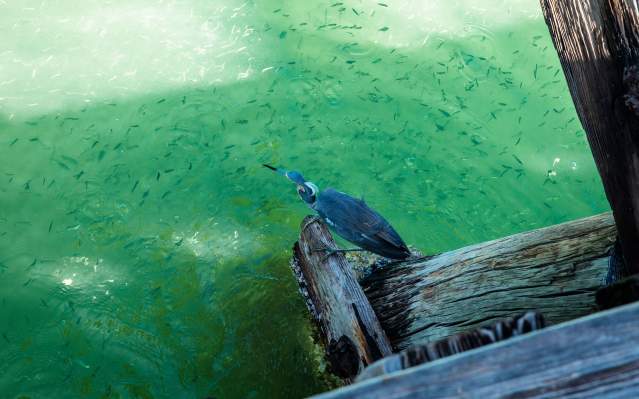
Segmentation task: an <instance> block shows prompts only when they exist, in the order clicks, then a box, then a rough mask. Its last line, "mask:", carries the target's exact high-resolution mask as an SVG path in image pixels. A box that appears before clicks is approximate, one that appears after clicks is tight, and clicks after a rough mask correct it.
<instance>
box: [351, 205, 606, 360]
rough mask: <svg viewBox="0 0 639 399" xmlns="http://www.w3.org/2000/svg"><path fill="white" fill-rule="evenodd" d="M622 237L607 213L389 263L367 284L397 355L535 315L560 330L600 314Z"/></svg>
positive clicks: (365, 290) (375, 273)
mask: <svg viewBox="0 0 639 399" xmlns="http://www.w3.org/2000/svg"><path fill="white" fill-rule="evenodd" d="M615 235H616V230H615V225H614V222H613V219H612V216H611V215H610V213H605V214H601V215H597V216H592V217H589V218H585V219H580V220H576V221H572V222H568V223H564V224H560V225H556V226H551V227H546V228H543V229H539V230H533V231H530V232H525V233H521V234H516V235H513V236H510V237H506V238H502V239H498V240H494V241H489V242H486V243H481V244H477V245H472V246H469V247H465V248H461V249H458V250H455V251H451V252H447V253H443V254H440V255H436V256H432V257H426V258H421V259H415V260H410V261H406V262H401V263H394V264H390V265H388V266H386V267H383V268H381V269H378V270H376V271H374V272H373V273H372V274H371V275H369V276H368V277H366V278H365V279H364V280H363V281H362V285H363V287H364V292H365V293H366V296H367V297H368V299H369V301H370V303H371V305H372V306H373V309H374V310H375V313H376V314H377V317H378V318H379V321H380V322H381V324H382V327H383V328H384V331H385V332H386V334H387V336H388V337H389V339H390V341H391V344H392V345H393V348H394V349H395V350H398V351H399V350H402V349H405V348H407V347H408V346H411V345H417V344H421V343H425V342H432V341H435V340H437V339H441V338H445V337H448V336H451V335H454V334H457V333H462V332H466V331H470V330H473V329H475V328H477V327H479V326H481V325H483V324H486V323H487V322H488V321H489V320H499V319H504V318H506V317H509V316H513V315H515V314H517V313H522V312H526V311H529V310H537V311H539V312H540V313H542V314H543V315H544V319H545V320H546V322H547V323H548V324H555V323H559V322H562V321H566V320H571V319H575V318H577V317H580V316H583V315H586V314H589V313H592V312H594V311H595V310H597V305H596V303H595V298H594V296H595V292H596V290H597V289H598V288H600V287H601V285H602V282H603V280H604V278H605V276H606V273H607V270H608V259H609V255H608V252H609V250H610V248H611V247H612V246H613V245H614V242H615Z"/></svg>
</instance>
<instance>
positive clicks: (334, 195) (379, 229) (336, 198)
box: [264, 164, 411, 259]
mask: <svg viewBox="0 0 639 399" xmlns="http://www.w3.org/2000/svg"><path fill="white" fill-rule="evenodd" d="M264 166H265V167H267V168H269V169H271V170H273V171H275V172H277V173H279V174H281V175H282V176H284V177H286V178H288V179H289V180H291V181H292V182H294V183H295V184H297V193H298V194H299V196H300V198H301V199H302V200H303V201H304V202H305V203H306V204H307V205H308V206H309V207H310V208H311V209H313V210H314V211H316V212H317V214H318V215H319V217H320V218H321V219H322V220H323V221H324V222H325V223H326V224H327V225H328V226H329V227H331V229H332V230H334V231H335V232H336V233H337V234H338V235H339V236H340V237H342V238H344V239H345V240H347V241H350V242H352V243H353V244H355V245H357V246H358V247H360V248H357V249H330V248H324V249H319V250H321V251H326V252H328V255H331V254H333V253H335V252H347V251H362V250H365V251H370V252H373V253H376V254H378V255H381V256H384V257H387V258H391V259H406V258H407V257H409V256H410V254H411V253H410V250H409V249H408V247H407V246H406V244H405V243H404V241H403V240H402V238H401V237H400V236H399V234H397V232H396V231H395V229H394V228H393V226H391V225H390V223H388V222H387V221H386V219H384V218H383V217H382V215H380V214H379V213H377V212H376V211H374V210H373V209H371V208H370V207H369V206H368V205H366V203H365V202H364V200H361V199H357V198H353V197H351V196H350V195H348V194H345V193H342V192H340V191H337V190H334V189H332V188H327V189H326V190H324V191H322V192H321V193H320V191H319V189H318V188H317V186H316V185H315V184H313V183H311V182H310V181H306V180H305V179H304V177H303V176H302V175H301V174H300V173H299V172H295V171H287V170H284V169H281V168H275V167H273V166H270V165H266V164H264Z"/></svg>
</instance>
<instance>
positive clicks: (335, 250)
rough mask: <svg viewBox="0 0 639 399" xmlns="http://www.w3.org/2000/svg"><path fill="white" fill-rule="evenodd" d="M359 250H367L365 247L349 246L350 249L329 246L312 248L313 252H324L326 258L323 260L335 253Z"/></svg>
mask: <svg viewBox="0 0 639 399" xmlns="http://www.w3.org/2000/svg"><path fill="white" fill-rule="evenodd" d="M359 251H366V250H365V249H363V248H349V249H339V248H328V247H324V248H314V249H312V250H311V252H324V258H323V259H322V260H326V258H328V257H329V256H331V255H335V254H336V253H340V252H341V253H344V252H359Z"/></svg>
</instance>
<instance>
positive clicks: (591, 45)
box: [541, 0, 639, 273]
mask: <svg viewBox="0 0 639 399" xmlns="http://www.w3.org/2000/svg"><path fill="white" fill-rule="evenodd" d="M541 6H542V9H543V13H544V17H545V19H546V23H547V24H548V28H549V30H550V35H551V36H552V40H553V42H554V44H555V48H556V49H557V53H558V54H559V59H560V60H561V65H562V67H563V70H564V74H565V75H566V80H567V82H568V87H569V88H570V93H571V95H572V98H573V101H574V103H575V108H576V110H577V114H578V115H579V118H580V120H581V123H582V125H583V127H584V130H585V131H586V134H587V136H588V142H589V143H590V148H591V149H592V153H593V156H594V159H595V162H596V164H597V168H598V170H599V174H600V175H601V179H602V181H603V185H604V189H605V191H606V196H607V197H608V201H609V202H610V205H611V207H612V210H613V214H614V218H615V223H616V225H617V230H618V233H619V239H620V241H621V247H622V249H623V255H624V258H625V261H626V267H627V269H628V271H629V272H630V273H638V272H639V117H638V116H637V115H638V114H639V98H637V96H638V95H639V93H638V90H637V89H639V68H637V62H638V60H639V58H638V55H639V15H638V11H637V10H638V9H639V8H638V7H639V0H579V1H577V0H541Z"/></svg>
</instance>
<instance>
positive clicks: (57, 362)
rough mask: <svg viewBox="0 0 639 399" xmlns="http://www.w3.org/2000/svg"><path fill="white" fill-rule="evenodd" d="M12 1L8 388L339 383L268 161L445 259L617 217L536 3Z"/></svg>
mask: <svg viewBox="0 0 639 399" xmlns="http://www.w3.org/2000/svg"><path fill="white" fill-rule="evenodd" d="M0 10H1V11H2V12H0V34H1V36H2V38H3V39H2V40H1V41H0V168H1V171H2V174H1V175H0V342H2V345H0V396H1V397H3V398H4V397H7V398H17V397H29V398H36V397H48V398H67V397H86V398H101V397H106V398H109V397H113V398H117V397H123V398H175V397H180V398H182V397H183V398H205V397H207V396H214V397H218V398H235V397H237V398H271V397H283V398H290V397H301V396H304V395H310V394H313V393H317V392H320V391H323V390H325V389H327V388H328V386H327V383H326V381H325V379H324V378H323V377H322V375H321V372H320V369H321V367H322V366H321V364H320V363H319V362H318V357H317V352H316V350H315V348H314V346H313V345H312V343H311V342H312V341H311V326H310V323H309V321H308V315H307V311H306V309H305V305H304V303H303V301H302V299H301V298H300V296H299V294H298V292H297V284H296V282H295V280H294V278H293V276H292V273H291V272H290V269H289V267H288V260H289V257H290V248H291V246H292V244H293V242H294V241H295V240H296V238H297V235H298V232H299V223H300V221H301V220H302V218H303V217H304V216H305V215H306V214H307V213H308V212H309V210H308V209H307V208H306V207H305V206H304V205H303V204H302V203H301V201H299V199H298V198H297V195H296V193H295V189H294V186H293V185H291V184H290V183H288V182H287V181H286V180H284V179H282V178H281V177H277V176H276V175H274V174H272V173H271V172H270V171H268V170H266V169H264V168H262V167H261V163H270V164H274V165H278V166H283V167H286V168H290V169H295V170H299V171H300V172H301V173H303V174H304V176H305V177H306V178H307V179H309V180H311V181H313V182H315V183H316V184H317V185H318V186H319V187H320V189H321V188H325V187H328V186H332V187H335V188H338V189H340V190H343V191H345V192H348V193H350V194H352V195H354V196H356V197H365V198H366V201H367V203H368V204H370V205H371V206H373V207H374V208H376V209H377V210H379V211H380V213H382V214H383V215H384V216H385V217H386V218H387V219H388V220H389V221H391V223H392V224H393V225H394V226H395V228H396V229H397V230H398V231H399V233H400V234H401V235H402V237H403V238H404V240H405V241H406V242H408V243H409V244H412V245H414V246H416V247H418V248H420V249H421V250H422V251H423V252H426V253H437V252H440V251H445V250H450V249H454V248H458V247H460V246H463V245H468V244H471V243H476V242H481V241H486V240H490V239H494V238H498V237H501V236H505V235H508V234H512V233H515V232H520V231H525V230H529V229H533V228H538V227H541V226H545V225H550V224H555V223H560V222H563V221H567V220H571V219H575V218H579V217H584V216H588V215H591V214H594V213H599V212H602V211H605V210H607V209H608V206H607V203H606V201H605V197H604V195H603V191H602V188H601V183H600V180H599V177H598V175H597V173H596V170H595V168H594V164H593V161H592V155H591V153H590V151H589V148H588V145H587V142H586V139H585V134H584V132H583V130H582V128H581V125H580V123H579V120H578V118H577V116H576V114H575V111H574V107H573V105H572V102H571V99H570V95H569V93H568V91H567V87H566V83H565V79H564V76H563V73H562V71H561V67H560V65H559V62H558V59H557V55H556V52H555V50H554V48H553V46H552V43H551V40H550V38H549V36H548V31H547V28H546V26H545V24H544V21H543V18H542V17H541V13H540V10H539V6H538V2H537V1H536V0H517V1H512V0H485V1H481V2H476V1H471V0H459V1H440V0H437V1H428V2H424V1H417V0H414V1H413V0H406V1H384V0H382V1H378V0H374V1H369V0H355V1H339V2H337V1H331V2H319V1H318V2H302V1H290V2H281V1H271V0H268V1H260V2H244V1H236V0H224V1H216V2H211V1H201V0H182V1H159V0H157V1H156V0H134V1H124V0H111V1H106V2H105V1H98V0H88V1H84V2H72V1H70V0H61V1H56V2H53V1H40V0H38V1H33V0H25V1H11V0H10V1H0Z"/></svg>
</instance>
